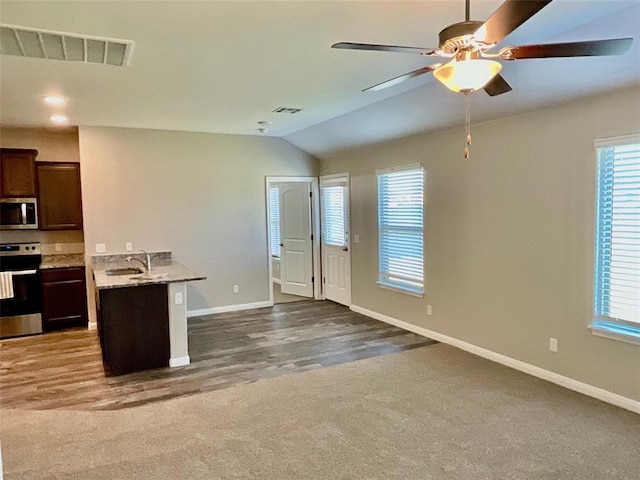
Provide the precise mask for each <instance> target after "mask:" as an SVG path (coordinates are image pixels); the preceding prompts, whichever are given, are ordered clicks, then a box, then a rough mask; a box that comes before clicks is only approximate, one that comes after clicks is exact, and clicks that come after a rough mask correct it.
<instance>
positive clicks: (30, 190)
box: [0, 148, 38, 198]
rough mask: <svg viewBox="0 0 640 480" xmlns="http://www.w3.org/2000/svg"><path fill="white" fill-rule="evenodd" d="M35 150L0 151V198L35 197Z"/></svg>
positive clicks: (36, 153) (10, 149)
mask: <svg viewBox="0 0 640 480" xmlns="http://www.w3.org/2000/svg"><path fill="white" fill-rule="evenodd" d="M37 155H38V151H37V150H26V149H21V148H2V149H0V197H1V198H20V197H35V196H36V170H35V161H36V156H37Z"/></svg>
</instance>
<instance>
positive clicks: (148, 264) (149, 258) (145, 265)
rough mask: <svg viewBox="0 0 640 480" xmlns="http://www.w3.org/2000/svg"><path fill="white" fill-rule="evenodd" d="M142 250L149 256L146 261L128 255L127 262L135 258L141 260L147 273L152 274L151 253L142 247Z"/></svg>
mask: <svg viewBox="0 0 640 480" xmlns="http://www.w3.org/2000/svg"><path fill="white" fill-rule="evenodd" d="M140 251H141V252H142V253H144V254H145V255H146V256H147V261H146V262H145V261H144V260H140V259H139V258H136V257H127V262H131V261H133V260H136V261H138V262H140V263H141V264H142V265H144V268H146V269H147V275H151V255H149V254H148V253H147V251H146V250H142V249H140Z"/></svg>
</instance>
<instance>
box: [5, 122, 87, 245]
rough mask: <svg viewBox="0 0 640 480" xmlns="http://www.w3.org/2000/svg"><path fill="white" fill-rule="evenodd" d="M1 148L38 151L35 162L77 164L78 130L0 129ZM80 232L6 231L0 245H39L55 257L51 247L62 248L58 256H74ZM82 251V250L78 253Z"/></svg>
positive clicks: (80, 239) (80, 240)
mask: <svg viewBox="0 0 640 480" xmlns="http://www.w3.org/2000/svg"><path fill="white" fill-rule="evenodd" d="M0 147H2V148H34V149H36V150H38V156H37V157H36V160H37V161H48V162H78V161H80V150H79V147H78V130H77V129H75V128H73V129H64V130H56V129H43V128H7V127H2V128H0ZM82 241H83V236H82V232H81V231H60V232H44V231H42V232H40V231H20V230H11V231H8V230H5V231H2V232H0V242H2V243H13V242H40V243H42V247H43V253H45V254H48V253H54V252H55V251H54V250H53V248H54V247H53V245H55V244H56V243H59V244H61V247H62V250H61V251H60V252H58V253H76V252H77V251H78V246H81V245H82ZM80 251H81V250H80Z"/></svg>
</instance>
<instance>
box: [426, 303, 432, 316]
mask: <svg viewBox="0 0 640 480" xmlns="http://www.w3.org/2000/svg"><path fill="white" fill-rule="evenodd" d="M432 313H433V310H432V309H431V305H427V315H431V314H432Z"/></svg>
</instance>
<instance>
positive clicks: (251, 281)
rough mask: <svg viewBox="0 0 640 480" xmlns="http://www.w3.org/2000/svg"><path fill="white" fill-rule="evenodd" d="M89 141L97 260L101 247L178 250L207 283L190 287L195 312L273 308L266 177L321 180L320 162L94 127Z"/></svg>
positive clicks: (246, 144)
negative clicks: (265, 305) (236, 289)
mask: <svg viewBox="0 0 640 480" xmlns="http://www.w3.org/2000/svg"><path fill="white" fill-rule="evenodd" d="M79 136H80V157H81V165H82V168H81V172H82V194H83V198H82V200H83V208H84V231H85V245H86V252H87V254H88V255H92V254H94V249H95V244H96V243H105V244H106V245H107V252H108V253H112V252H118V253H120V252H124V251H125V242H132V243H133V246H134V248H135V249H138V248H144V249H146V250H165V249H166V250H171V251H172V252H173V258H174V259H175V260H177V261H179V262H180V263H182V264H184V265H186V266H187V267H189V268H191V269H193V270H195V271H197V272H199V273H202V274H204V275H206V276H207V280H206V281H200V282H193V283H190V284H189V287H188V289H187V309H188V310H200V309H207V308H212V307H220V306H226V305H237V304H246V303H254V302H264V301H268V299H269V281H270V280H269V263H268V262H269V255H268V248H267V223H266V202H265V198H266V197H265V177H266V176H308V175H317V173H318V172H317V170H316V168H317V167H316V161H315V159H313V158H312V157H311V156H309V155H307V154H306V153H304V152H303V151H301V150H300V149H298V148H296V147H294V146H293V145H291V144H290V143H288V142H286V141H285V140H282V139H277V138H269V137H254V136H240V135H218V134H204V133H188V132H173V131H161V130H140V129H118V128H93V127H81V128H80V132H79ZM234 284H237V285H239V286H240V291H239V293H237V294H234V293H233V292H232V290H233V288H232V286H233V285H234Z"/></svg>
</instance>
